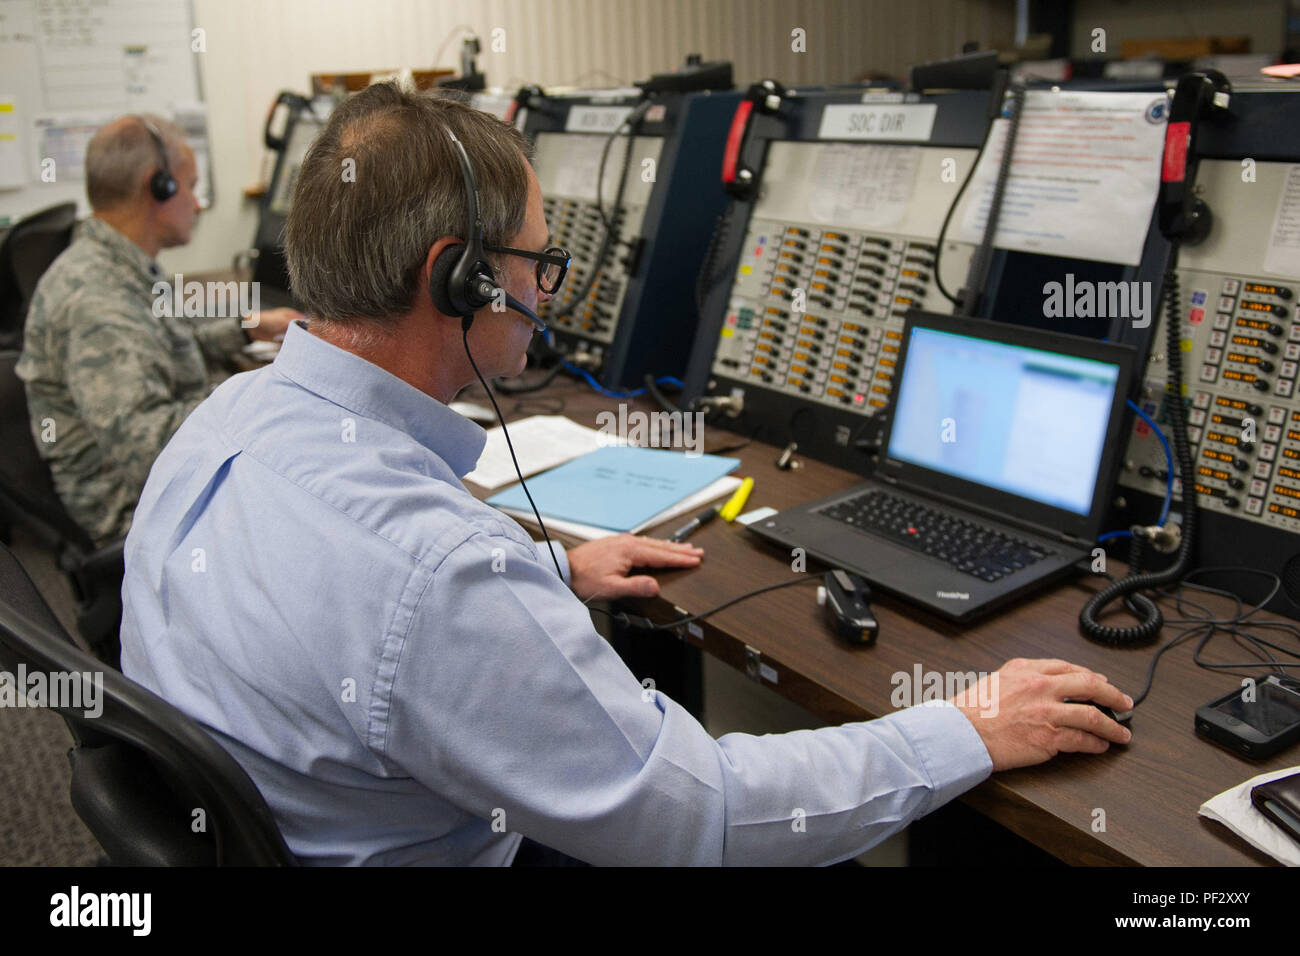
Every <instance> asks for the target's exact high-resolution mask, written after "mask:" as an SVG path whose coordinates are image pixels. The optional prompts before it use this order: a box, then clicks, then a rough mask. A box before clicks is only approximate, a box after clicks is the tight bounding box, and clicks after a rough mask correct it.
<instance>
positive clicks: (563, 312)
mask: <svg viewBox="0 0 1300 956" xmlns="http://www.w3.org/2000/svg"><path fill="white" fill-rule="evenodd" d="M651 105H652V104H651V102H650V100H644V101H642V102H641V103H640V104H638V105H637V107H636V109H635V110H633V111H632V112H631V113H630V114H629V115H628V117H627V119H625V120H624V121H623V122H622V123H620V124H619V125H618V127H617V128H616V129H615V130H614V131H613V132H612V133H610V134H609V137H608V138H607V139H606V140H605V147H604V149H602V150H601V153H600V168H599V170H598V171H597V173H596V214H597V215H598V216H599V217H600V221H601V223H602V224H604V227H605V232H604V235H603V236H601V240H600V249H599V250H598V251H597V253H596V258H595V259H594V260H593V261H592V263H591V271H590V272H589V273H588V275H587V278H586V281H585V283H584V285H583V287H582V290H581V291H579V292H578V293H577V294H576V295H575V296H574V297H573V298H572V299H571V300H570V301H569V304H568V305H566V306H564V307H563V308H562V309H560V310H559V311H558V312H552V313H548V315H547V320H548V321H554V320H555V319H561V318H564V317H566V316H569V315H572V314H573V311H574V310H575V309H576V308H577V307H578V305H579V303H581V302H584V301H586V298H587V296H588V295H589V294H590V293H591V289H592V286H594V285H595V284H596V276H597V275H599V274H600V270H601V267H602V266H603V265H604V264H605V260H606V259H607V258H609V251H610V249H612V248H613V246H614V243H615V242H617V241H618V236H617V229H616V227H617V226H618V225H619V224H618V221H617V220H618V216H619V214H620V212H621V210H622V207H623V193H624V191H625V189H626V187H627V173H628V169H629V168H631V165H632V141H633V139H634V138H635V136H636V128H637V127H638V126H640V124H641V120H642V119H643V118H644V117H645V114H646V112H647V111H649V109H650V106H651ZM624 127H627V149H626V150H625V151H624V153H623V171H622V173H620V175H619V178H618V191H617V192H616V193H615V194H614V205H613V207H612V209H611V210H610V217H609V218H608V219H606V218H605V212H604V210H603V209H602V208H601V203H602V199H601V185H602V183H603V182H604V180H605V162H606V160H607V159H608V158H609V148H610V146H611V145H613V142H614V140H616V139H617V138H618V135H619V131H620V130H622V129H623V128H624Z"/></svg>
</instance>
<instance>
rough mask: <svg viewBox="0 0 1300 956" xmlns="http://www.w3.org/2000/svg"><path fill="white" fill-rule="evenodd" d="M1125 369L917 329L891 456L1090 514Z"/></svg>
mask: <svg viewBox="0 0 1300 956" xmlns="http://www.w3.org/2000/svg"><path fill="white" fill-rule="evenodd" d="M1119 375H1120V367H1119V366H1118V365H1116V364H1112V363H1110V362H1102V361H1096V360H1094V359H1086V358H1079V357H1076V356H1072V355H1067V354H1063V353H1060V352H1051V351H1045V350H1042V349H1034V348H1026V347H1024V346H1018V345H1009V344H1007V343H1004V342H995V341H990V340H989V339H983V338H978V337H975V336H970V335H959V334H956V333H952V332H942V331H939V330H937V329H930V328H923V327H914V328H913V329H912V335H911V339H910V341H909V342H908V345H907V360H906V362H905V363H904V368H903V378H902V381H901V382H900V383H899V384H898V390H897V396H896V399H895V402H896V406H895V410H894V420H893V426H892V429H891V434H890V438H889V449H888V455H889V457H890V458H895V459H898V460H900V461H904V462H907V463H909V464H913V465H920V466H921V467H923V468H929V469H932V470H933V471H937V472H940V473H943V474H947V475H952V476H954V477H956V478H962V479H965V480H967V481H971V482H976V483H978V484H981V485H985V486H987V487H989V488H995V489H997V490H999V491H1004V492H1009V493H1011V494H1014V495H1020V496H1022V497H1024V498H1029V499H1031V500H1033V501H1037V502H1041V503H1042V504H1045V505H1049V506H1051V507H1054V508H1062V509H1065V510H1067V511H1070V512H1073V513H1075V514H1079V515H1087V514H1088V513H1089V511H1090V510H1091V508H1092V502H1093V497H1094V492H1095V490H1096V486H1097V478H1098V472H1099V469H1100V467H1101V460H1102V453H1103V450H1104V447H1105V442H1106V430H1107V426H1108V424H1109V421H1110V416H1111V408H1112V405H1113V403H1114V402H1115V401H1116V395H1117V383H1118V380H1119Z"/></svg>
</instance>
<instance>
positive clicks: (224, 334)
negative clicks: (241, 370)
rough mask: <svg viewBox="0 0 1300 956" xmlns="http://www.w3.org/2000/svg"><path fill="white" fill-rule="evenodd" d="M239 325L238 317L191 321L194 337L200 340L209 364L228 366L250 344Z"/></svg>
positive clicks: (200, 345)
mask: <svg viewBox="0 0 1300 956" xmlns="http://www.w3.org/2000/svg"><path fill="white" fill-rule="evenodd" d="M239 323H240V319H239V318H238V317H235V318H222V319H199V320H194V321H191V323H190V326H191V328H193V329H194V337H195V338H196V339H198V340H199V347H200V348H202V349H203V354H204V355H205V356H207V358H208V361H209V362H216V363H219V364H227V365H228V364H229V363H230V360H231V358H232V357H233V356H235V355H237V354H238V353H239V350H240V349H242V348H243V347H244V346H245V345H247V344H248V341H247V340H246V339H245V338H244V330H243V329H242V328H240V324H239Z"/></svg>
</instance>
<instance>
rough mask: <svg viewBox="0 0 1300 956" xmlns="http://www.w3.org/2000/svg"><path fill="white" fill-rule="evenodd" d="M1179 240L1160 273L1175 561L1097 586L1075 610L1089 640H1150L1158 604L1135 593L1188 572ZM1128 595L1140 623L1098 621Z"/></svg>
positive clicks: (1191, 474) (1190, 469) (1189, 495)
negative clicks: (1174, 472)
mask: <svg viewBox="0 0 1300 956" xmlns="http://www.w3.org/2000/svg"><path fill="white" fill-rule="evenodd" d="M1178 245H1179V244H1178V242H1177V241H1176V240H1175V241H1174V242H1173V243H1171V249H1170V258H1169V269H1168V271H1167V272H1166V273H1165V284H1164V294H1165V339H1166V343H1165V354H1166V356H1167V362H1168V368H1169V374H1168V379H1169V381H1168V382H1167V384H1166V387H1165V402H1166V405H1167V408H1168V410H1169V417H1170V420H1171V424H1172V429H1171V430H1172V432H1173V436H1174V462H1175V464H1176V465H1177V467H1178V477H1179V480H1180V481H1181V482H1182V486H1183V491H1182V505H1183V520H1182V541H1181V542H1180V544H1179V548H1178V556H1177V558H1176V559H1175V560H1174V563H1173V564H1172V565H1170V566H1169V567H1168V568H1166V569H1165V570H1164V571H1157V572H1151V573H1146V574H1144V573H1141V572H1140V571H1139V570H1138V569H1137V568H1136V567H1131V568H1129V574H1128V577H1126V578H1124V579H1123V580H1121V581H1118V582H1116V583H1115V584H1112V585H1110V586H1109V587H1106V588H1103V589H1102V590H1101V591H1098V592H1097V593H1096V594H1094V595H1093V596H1092V597H1091V598H1089V599H1088V601H1087V603H1086V604H1084V606H1083V610H1081V611H1080V612H1079V629H1080V630H1081V631H1082V632H1083V634H1084V636H1085V637H1087V638H1088V639H1089V640H1092V641H1096V642H1097V643H1099V644H1109V645H1112V646H1117V647H1129V646H1134V645H1138V644H1145V643H1148V642H1149V641H1151V640H1153V639H1154V638H1155V636H1156V634H1158V633H1159V632H1160V628H1161V626H1162V625H1163V623H1164V618H1163V615H1162V614H1161V612H1160V608H1159V607H1157V606H1156V604H1155V602H1154V601H1152V600H1151V599H1150V598H1148V597H1147V596H1146V595H1144V594H1139V593H1137V592H1139V591H1142V590H1146V589H1149V588H1155V587H1160V586H1161V585H1164V584H1168V583H1171V582H1173V581H1178V580H1179V579H1181V578H1182V577H1183V576H1184V575H1185V574H1186V573H1187V571H1188V569H1189V568H1190V566H1191V563H1192V560H1193V557H1194V555H1195V547H1196V523H1197V502H1196V471H1195V463H1194V462H1193V460H1192V452H1191V448H1190V446H1189V444H1188V438H1187V409H1186V407H1184V405H1183V359H1182V349H1181V347H1180V346H1181V343H1180V341H1179V330H1180V326H1181V322H1182V315H1181V308H1180V304H1179V294H1178V273H1177V272H1176V271H1175V266H1176V264H1177V262H1178ZM1125 596H1131V597H1132V600H1133V602H1134V603H1136V604H1137V605H1138V607H1139V608H1141V610H1142V621H1141V623H1139V624H1137V625H1135V626H1133V627H1109V626H1107V625H1104V624H1102V623H1100V621H1099V620H1098V618H1099V616H1100V614H1101V610H1102V608H1104V607H1105V606H1106V605H1107V604H1109V603H1110V602H1112V601H1114V600H1115V599H1116V598H1120V597H1125Z"/></svg>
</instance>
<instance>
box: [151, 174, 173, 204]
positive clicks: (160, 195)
mask: <svg viewBox="0 0 1300 956" xmlns="http://www.w3.org/2000/svg"><path fill="white" fill-rule="evenodd" d="M149 195H151V196H153V198H154V199H156V200H158V201H159V202H166V201H167V200H169V199H171V198H172V197H173V196H175V195H176V180H175V179H173V178H172V177H171V176H169V175H168V174H167V173H166V172H164V171H163V170H161V169H160V170H158V171H157V172H156V173H154V174H153V175H152V176H150V177H149Z"/></svg>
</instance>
